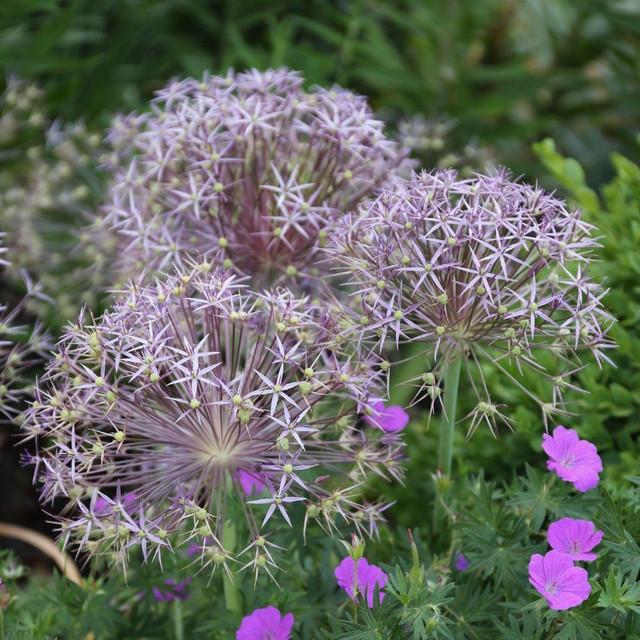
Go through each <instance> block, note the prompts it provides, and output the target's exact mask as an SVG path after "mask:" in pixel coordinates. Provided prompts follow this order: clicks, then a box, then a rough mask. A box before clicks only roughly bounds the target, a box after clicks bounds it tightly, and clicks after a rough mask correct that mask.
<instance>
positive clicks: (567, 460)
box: [560, 453, 576, 469]
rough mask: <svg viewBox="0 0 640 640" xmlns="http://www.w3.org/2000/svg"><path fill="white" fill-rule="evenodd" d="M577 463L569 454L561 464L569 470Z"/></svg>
mask: <svg viewBox="0 0 640 640" xmlns="http://www.w3.org/2000/svg"><path fill="white" fill-rule="evenodd" d="M575 463H576V461H575V458H574V457H573V455H572V454H570V453H568V454H567V455H566V456H565V457H564V458H562V460H560V464H561V465H562V466H563V467H566V468H567V469H571V467H573V465H574V464H575Z"/></svg>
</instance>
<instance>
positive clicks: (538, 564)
mask: <svg viewBox="0 0 640 640" xmlns="http://www.w3.org/2000/svg"><path fill="white" fill-rule="evenodd" d="M529 582H530V583H531V584H532V585H533V586H534V587H535V588H536V590H537V591H538V593H540V594H542V596H543V597H544V599H545V600H546V601H547V603H548V604H549V606H550V607H551V608H552V609H553V610H554V611H564V610H565V609H571V607H577V606H578V605H579V604H581V603H583V602H584V601H585V600H586V599H587V598H588V597H589V594H590V593H591V585H590V584H589V577H588V575H587V572H586V571H585V570H584V569H582V568H581V567H575V566H574V565H573V561H572V560H571V557H570V556H568V555H566V554H564V553H559V552H558V551H549V552H548V553H546V554H545V555H544V556H542V555H540V554H539V553H535V554H534V555H532V556H531V560H530V561H529Z"/></svg>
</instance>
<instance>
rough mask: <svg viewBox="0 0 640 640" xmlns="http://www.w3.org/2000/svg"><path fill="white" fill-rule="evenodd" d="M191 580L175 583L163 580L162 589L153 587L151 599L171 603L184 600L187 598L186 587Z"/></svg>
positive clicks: (170, 580)
mask: <svg viewBox="0 0 640 640" xmlns="http://www.w3.org/2000/svg"><path fill="white" fill-rule="evenodd" d="M190 583H191V578H187V579H186V580H181V581H180V582H176V581H175V580H173V579H172V578H169V579H168V580H165V581H164V583H163V585H162V587H153V589H152V591H153V597H154V598H155V599H156V600H157V601H158V602H173V601H174V600H186V599H187V598H188V597H189V593H188V591H187V587H188V586H189V584H190Z"/></svg>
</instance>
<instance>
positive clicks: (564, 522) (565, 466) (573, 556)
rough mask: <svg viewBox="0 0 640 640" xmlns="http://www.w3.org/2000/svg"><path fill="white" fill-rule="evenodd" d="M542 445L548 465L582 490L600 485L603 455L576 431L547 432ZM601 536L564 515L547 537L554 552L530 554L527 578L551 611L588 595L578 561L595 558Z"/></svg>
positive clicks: (588, 524)
mask: <svg viewBox="0 0 640 640" xmlns="http://www.w3.org/2000/svg"><path fill="white" fill-rule="evenodd" d="M542 447H543V449H544V450H545V452H546V453H547V455H548V456H549V460H548V462H547V468H548V469H549V470H550V471H554V472H555V473H556V474H557V475H558V477H559V478H561V479H562V480H564V481H565V482H571V483H572V484H573V486H574V487H575V488H576V489H577V490H578V491H580V492H585V491H588V490H589V489H593V488H594V487H595V486H596V485H597V484H598V481H599V473H600V472H601V471H602V461H601V460H600V456H599V455H598V452H597V450H596V448H595V446H594V445H593V444H592V443H591V442H588V441H587V440H581V439H580V438H579V436H578V434H577V433H576V432H575V431H574V430H573V429H565V428H564V427H562V426H558V427H556V428H555V429H554V430H553V435H552V436H549V435H548V434H545V435H544V436H543V444H542ZM602 536H603V534H602V531H598V530H597V529H596V527H595V525H594V524H593V522H591V521H590V520H578V519H573V518H561V519H560V520H557V521H555V522H552V523H551V524H550V525H549V529H548V531H547V540H548V542H549V546H550V547H551V551H548V552H547V553H546V554H545V555H541V554H539V553H536V554H534V555H533V556H532V557H531V560H530V562H529V582H530V583H531V584H532V585H533V586H534V587H535V589H536V590H537V591H538V592H539V593H540V594H541V595H542V596H543V597H544V598H545V600H546V601H547V603H548V604H549V607H551V609H554V610H556V611H563V610H565V609H570V608H571V607H576V606H578V605H579V604H581V603H582V602H584V601H585V600H586V599H587V598H588V597H589V594H590V593H591V585H590V584H589V576H588V574H587V571H586V570H585V569H583V568H582V567H577V566H575V564H574V563H575V562H591V561H593V560H595V559H596V558H597V555H596V554H595V553H593V552H592V549H593V548H594V547H596V546H597V545H598V544H600V542H601V540H602Z"/></svg>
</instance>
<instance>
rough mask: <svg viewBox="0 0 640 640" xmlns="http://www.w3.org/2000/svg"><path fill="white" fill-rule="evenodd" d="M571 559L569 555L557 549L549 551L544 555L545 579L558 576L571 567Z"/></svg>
mask: <svg viewBox="0 0 640 640" xmlns="http://www.w3.org/2000/svg"><path fill="white" fill-rule="evenodd" d="M573 568H574V567H573V560H572V559H571V556H568V555H567V554H566V553H560V552H559V551H549V552H547V553H546V554H545V556H544V577H545V580H549V579H551V578H558V577H559V576H561V575H563V574H564V573H565V571H568V570H569V569H573Z"/></svg>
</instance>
